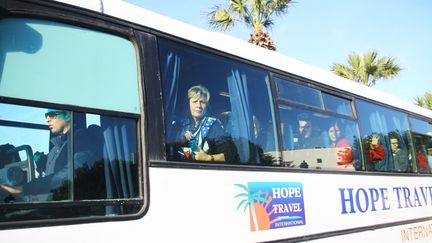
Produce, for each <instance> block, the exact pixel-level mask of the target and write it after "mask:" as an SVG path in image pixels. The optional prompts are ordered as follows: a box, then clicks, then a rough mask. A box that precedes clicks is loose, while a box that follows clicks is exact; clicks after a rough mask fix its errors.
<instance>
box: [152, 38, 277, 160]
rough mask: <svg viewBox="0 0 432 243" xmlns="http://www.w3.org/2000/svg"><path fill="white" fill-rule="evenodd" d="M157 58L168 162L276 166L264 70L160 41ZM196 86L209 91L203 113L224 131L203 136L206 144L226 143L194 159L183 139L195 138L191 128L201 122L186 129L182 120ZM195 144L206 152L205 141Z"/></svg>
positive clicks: (272, 128)
mask: <svg viewBox="0 0 432 243" xmlns="http://www.w3.org/2000/svg"><path fill="white" fill-rule="evenodd" d="M160 59H161V60H162V73H163V75H162V81H163V92H164V93H163V98H164V111H165V116H164V117H165V127H166V142H167V146H166V148H167V151H166V152H167V159H168V160H181V161H188V162H193V161H201V162H208V163H242V164H255V165H273V164H277V162H278V159H277V154H278V153H277V147H278V146H277V144H276V136H275V128H276V127H275V125H274V124H275V123H274V117H273V116H272V114H273V113H272V106H271V95H270V87H269V78H268V76H267V73H266V72H265V71H263V70H260V69H257V68H253V67H251V66H248V65H244V64H240V63H237V62H234V61H230V60H228V59H225V58H221V57H218V56H215V55H211V54H209V53H205V52H201V51H199V50H196V49H193V48H188V47H186V46H183V45H180V44H176V43H173V42H169V41H165V40H161V41H160ZM196 85H202V86H204V87H206V89H208V91H209V94H210V95H209V96H210V99H209V101H208V104H206V108H205V111H206V114H205V116H206V117H211V118H214V119H215V120H216V123H220V124H221V127H223V132H220V133H218V134H219V135H217V136H215V137H214V138H212V139H208V140H207V141H208V143H209V145H210V146H209V147H212V145H211V144H213V145H215V146H216V147H217V146H219V147H229V148H226V149H222V150H219V149H214V148H213V149H210V150H207V152H206V154H201V155H199V154H198V158H199V159H195V157H194V156H189V155H188V154H189V153H190V152H192V151H194V149H193V148H192V146H190V145H188V143H187V142H188V141H190V140H192V138H193V139H195V140H197V141H199V140H200V137H199V134H201V133H199V132H195V131H194V129H195V128H196V129H197V130H198V129H199V127H203V126H190V127H189V128H187V126H188V125H187V124H186V123H187V121H188V119H189V120H190V117H191V114H192V113H191V110H190V109H191V108H190V106H189V103H188V100H190V99H189V97H188V89H189V88H191V87H193V86H196ZM185 122H186V123H185ZM178 124H184V125H182V126H178ZM217 127H220V126H217ZM204 128H205V126H204ZM208 129H209V130H211V129H216V128H215V127H213V126H212V127H210V126H209V128H208ZM183 130H184V131H183ZM179 131H180V133H182V134H180V135H179V134H178V133H179ZM209 133H211V131H210V132H209ZM190 134H193V135H192V136H191V135H190ZM185 135H186V136H185ZM201 138H202V137H201ZM221 141H223V142H221ZM226 144H231V145H228V146H227V145H226ZM200 146H202V147H200ZM198 147H200V148H199V149H202V150H203V151H204V152H205V151H206V148H205V143H204V144H203V145H201V143H198ZM213 147H214V146H213ZM212 150H213V151H212ZM198 151H200V150H198ZM220 153H223V157H224V159H221V156H220Z"/></svg>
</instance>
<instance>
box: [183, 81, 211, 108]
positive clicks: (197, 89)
mask: <svg viewBox="0 0 432 243" xmlns="http://www.w3.org/2000/svg"><path fill="white" fill-rule="evenodd" d="M199 97H203V98H204V99H205V101H206V102H207V103H208V102H209V101H210V92H209V91H208V89H207V88H206V87H204V86H202V85H201V84H200V85H195V86H192V87H190V88H189V90H188V99H189V100H190V99H192V98H199Z"/></svg>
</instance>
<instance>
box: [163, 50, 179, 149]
mask: <svg viewBox="0 0 432 243" xmlns="http://www.w3.org/2000/svg"><path fill="white" fill-rule="evenodd" d="M180 69H181V58H180V56H179V55H178V54H176V53H174V52H170V53H168V55H167V56H166V60H165V63H164V64H163V71H162V83H163V85H164V88H163V92H164V94H163V97H164V110H165V127H166V128H169V127H171V123H172V122H173V121H175V120H176V117H175V114H176V113H175V110H176V108H177V100H178V86H179V76H180V75H179V74H180ZM168 133H169V131H168ZM170 137H171V136H167V139H168V138H170ZM170 142H173V141H167V143H170Z"/></svg>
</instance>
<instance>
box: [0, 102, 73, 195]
mask: <svg viewBox="0 0 432 243" xmlns="http://www.w3.org/2000/svg"><path fill="white" fill-rule="evenodd" d="M45 119H46V122H47V123H48V128H49V129H50V131H51V133H52V134H53V135H54V136H53V137H52V138H51V143H52V144H53V147H52V148H51V150H50V151H49V153H48V158H47V162H46V169H45V171H44V172H43V173H42V174H41V175H40V177H39V178H37V179H34V180H32V181H30V182H28V183H26V184H24V185H22V186H11V185H6V184H0V188H1V189H2V190H3V191H5V192H7V193H10V194H12V195H16V194H20V195H36V194H44V193H53V195H54V194H55V193H57V194H56V195H54V196H56V199H58V200H61V199H67V197H68V193H67V191H64V190H63V191H62V187H63V186H65V185H67V183H65V182H66V180H67V178H68V175H69V174H70V173H69V169H68V168H69V163H68V161H70V158H69V157H70V156H69V154H70V147H71V146H70V132H69V131H70V120H71V116H70V112H68V111H63V110H54V109H49V110H48V112H47V113H46V114H45ZM51 199H52V198H51Z"/></svg>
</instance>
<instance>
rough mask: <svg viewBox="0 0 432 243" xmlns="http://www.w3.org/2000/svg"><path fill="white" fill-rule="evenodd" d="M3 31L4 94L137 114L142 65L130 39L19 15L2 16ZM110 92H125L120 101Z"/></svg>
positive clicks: (0, 49) (0, 70) (0, 61)
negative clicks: (137, 61)
mask: <svg viewBox="0 0 432 243" xmlns="http://www.w3.org/2000/svg"><path fill="white" fill-rule="evenodd" d="M0 33H2V34H1V35H0V43H1V45H0V57H3V58H4V59H0V80H1V83H0V87H1V88H0V95H1V96H6V97H14V98H21V99H27V100H37V101H45V102H53V103H60V104H73V105H78V106H82V107H92V108H98V109H107V110H114V111H122V112H130V113H136V114H139V111H140V109H139V100H138V82H137V77H138V73H137V70H138V69H137V64H136V55H135V48H134V46H133V44H132V43H131V42H130V41H128V40H126V39H123V38H121V37H118V36H113V35H110V34H106V33H102V32H98V31H93V30H88V29H84V28H81V27H76V26H72V25H67V24H62V23H56V22H50V21H44V20H35V19H19V18H17V19H15V18H14V19H2V20H0ZM24 87H25V88H24ZM102 90H103V92H100V91H102ZM65 93H67V94H71V95H65ZM106 97H121V102H119V101H118V99H115V98H113V99H106Z"/></svg>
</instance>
